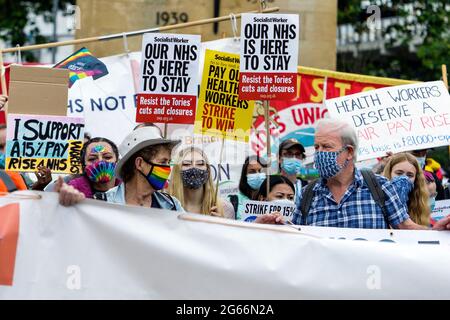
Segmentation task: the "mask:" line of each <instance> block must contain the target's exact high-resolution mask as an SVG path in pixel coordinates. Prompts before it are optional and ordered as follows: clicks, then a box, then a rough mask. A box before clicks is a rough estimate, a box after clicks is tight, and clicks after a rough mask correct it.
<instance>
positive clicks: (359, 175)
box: [0, 95, 450, 230]
mask: <svg viewBox="0 0 450 320" xmlns="http://www.w3.org/2000/svg"><path fill="white" fill-rule="evenodd" d="M6 102H7V97H5V96H1V95H0V109H1V108H3V106H4V105H5V103H6ZM180 143H181V141H180V140H170V139H166V138H163V136H162V133H161V130H160V129H159V128H158V127H157V126H155V125H154V124H140V125H138V126H137V127H136V128H135V129H134V130H133V131H132V132H131V133H130V134H129V135H128V136H127V137H126V138H125V139H124V141H123V142H122V143H121V144H120V145H119V146H118V147H117V146H116V144H115V143H114V142H112V141H110V140H108V139H106V138H104V137H93V138H91V137H89V136H88V137H86V140H85V143H84V145H83V149H82V153H81V158H82V169H83V172H82V174H80V175H72V176H70V175H68V176H65V177H64V178H62V177H59V178H58V179H57V180H56V181H52V174H51V171H50V170H49V169H47V168H43V167H40V168H38V170H37V172H36V173H35V175H36V179H35V180H36V181H35V182H33V181H32V179H30V177H29V176H28V175H27V174H19V173H16V172H9V171H5V170H4V168H5V144H6V121H5V119H3V121H2V120H1V119H0V192H3V193H6V192H13V191H16V190H26V189H32V190H41V191H42V190H44V191H48V192H52V191H53V192H58V193H59V201H60V203H61V204H62V205H64V206H71V205H75V204H77V203H79V202H81V201H83V200H84V199H85V198H91V199H97V200H99V201H107V202H112V203H118V204H122V205H133V206H142V207H149V208H159V209H167V210H172V211H178V212H180V211H187V212H190V213H198V214H204V215H211V216H216V217H222V218H227V219H237V220H240V219H241V215H242V212H243V204H244V202H245V201H247V200H257V201H270V202H279V203H285V204H291V205H294V206H295V207H296V208H297V209H296V211H295V213H294V216H293V218H292V221H291V223H293V224H297V225H313V226H325V227H346V228H370V229H375V228H396V229H397V228H398V229H418V230H422V229H423V230H425V229H434V230H446V229H450V217H445V218H443V219H441V220H439V221H437V222H436V223H434V224H433V226H432V227H431V224H430V221H431V216H430V215H431V212H432V210H433V208H434V206H435V202H436V200H443V199H449V198H450V194H449V193H450V192H449V187H448V180H446V177H445V174H446V173H445V172H444V170H442V168H441V166H440V165H439V163H437V162H436V161H435V160H434V159H432V158H430V157H428V153H427V152H428V150H412V151H411V152H402V153H397V154H392V153H389V154H387V155H386V157H384V158H381V159H379V162H378V164H377V165H375V166H374V167H373V168H372V170H367V169H365V170H362V169H359V168H358V167H357V165H356V163H357V154H358V139H357V135H356V132H355V130H354V129H353V128H352V127H351V126H350V125H349V124H347V123H346V122H343V121H340V120H336V119H322V120H320V121H318V123H317V126H316V132H315V136H314V148H315V152H314V166H315V168H316V169H317V171H318V173H319V178H318V179H316V180H314V181H309V182H308V181H305V180H303V179H301V178H300V176H299V173H300V171H301V169H302V168H303V167H304V160H305V158H306V156H305V148H304V146H303V145H302V144H301V143H300V142H299V141H297V140H296V139H292V138H291V139H287V140H284V141H282V142H281V144H280V147H279V152H278V164H279V173H278V174H275V175H270V176H269V177H268V176H267V164H266V163H265V161H263V159H261V158H259V157H257V156H249V157H247V158H246V159H245V162H244V163H243V166H242V171H241V177H240V180H239V186H238V188H239V192H238V193H237V194H231V195H228V197H227V198H226V199H221V198H220V197H218V196H217V194H218V190H217V189H216V188H217V186H216V184H215V183H214V182H213V175H212V171H211V164H210V162H209V160H208V157H207V156H206V154H205V152H204V151H203V150H202V149H200V148H196V147H187V148H182V149H181V150H179V151H178V152H177V154H176V156H175V157H174V159H172V153H173V150H174V148H175V147H176V146H178V145H179V144H180ZM267 179H268V180H269V181H267ZM255 222H256V223H271V224H284V223H286V221H285V220H284V219H283V217H282V215H281V214H280V213H272V214H265V215H262V216H259V217H258V218H257V219H256V220H255Z"/></svg>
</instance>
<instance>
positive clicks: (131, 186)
mask: <svg viewBox="0 0 450 320" xmlns="http://www.w3.org/2000/svg"><path fill="white" fill-rule="evenodd" d="M179 143H180V140H167V139H163V138H162V137H161V135H160V133H159V130H158V129H157V128H155V127H143V128H139V129H136V130H135V131H133V132H132V133H130V134H129V135H128V136H127V137H126V138H125V139H124V141H123V142H122V144H121V145H120V146H119V152H120V154H121V155H122V158H121V159H120V160H119V161H118V163H117V165H116V170H115V171H116V176H117V177H118V178H119V179H122V183H121V184H120V185H118V186H117V187H115V188H113V189H111V190H109V191H108V192H106V200H107V201H108V202H111V203H118V204H126V205H134V206H142V207H151V208H160V209H169V210H174V211H184V210H183V208H182V207H181V204H180V202H179V201H178V200H177V199H176V198H174V197H172V196H170V195H168V194H166V193H163V192H160V190H162V189H163V188H164V186H165V184H166V181H167V179H168V178H169V175H170V165H169V162H170V158H171V152H172V148H173V147H174V146H176V145H177V144H179ZM58 183H59V186H58V187H57V188H56V190H57V191H59V193H60V196H59V199H60V203H61V204H62V205H66V206H68V205H73V204H75V203H78V202H80V201H81V200H83V199H84V195H83V194H82V193H81V192H79V191H77V190H76V189H74V188H73V187H71V186H68V185H66V184H64V183H63V182H62V179H60V180H59V181H58Z"/></svg>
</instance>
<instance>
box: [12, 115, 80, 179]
mask: <svg viewBox="0 0 450 320" xmlns="http://www.w3.org/2000/svg"><path fill="white" fill-rule="evenodd" d="M83 121H84V120H83V118H71V117H62V116H39V115H23V114H11V113H10V114H8V128H7V132H6V166H5V168H6V170H10V171H21V172H35V171H36V170H37V168H38V167H39V166H44V167H47V168H49V169H51V170H52V172H53V173H70V174H77V173H81V172H82V170H81V148H82V147H83V139H84V122H83Z"/></svg>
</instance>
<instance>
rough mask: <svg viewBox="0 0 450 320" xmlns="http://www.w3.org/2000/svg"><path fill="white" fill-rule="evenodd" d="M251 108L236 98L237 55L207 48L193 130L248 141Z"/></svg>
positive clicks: (237, 80)
mask: <svg viewBox="0 0 450 320" xmlns="http://www.w3.org/2000/svg"><path fill="white" fill-rule="evenodd" d="M253 107H254V101H245V100H239V55H238V54H231V53H225V52H219V51H213V50H206V53H205V64H204V67H203V76H202V83H201V87H200V97H199V100H198V107H197V114H196V118H195V126H194V133H196V134H202V135H208V136H215V137H223V138H225V139H231V140H236V141H244V142H248V140H249V136H250V127H251V125H252V117H253Z"/></svg>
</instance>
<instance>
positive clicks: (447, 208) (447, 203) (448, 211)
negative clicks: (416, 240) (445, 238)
mask: <svg viewBox="0 0 450 320" xmlns="http://www.w3.org/2000/svg"><path fill="white" fill-rule="evenodd" d="M448 215H450V200H440V201H436V204H435V206H434V209H433V211H431V224H432V225H434V224H435V223H436V222H437V221H439V220H441V219H442V218H445V217H446V216H448Z"/></svg>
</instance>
